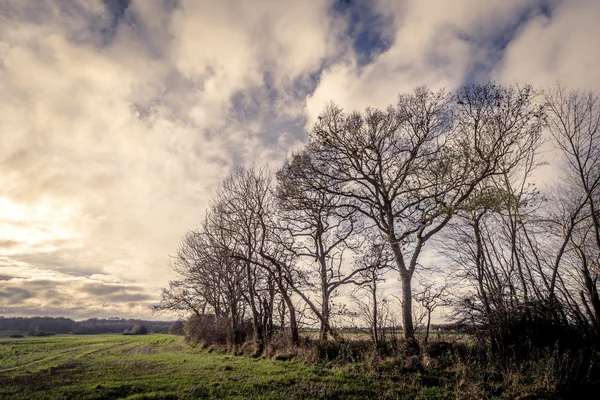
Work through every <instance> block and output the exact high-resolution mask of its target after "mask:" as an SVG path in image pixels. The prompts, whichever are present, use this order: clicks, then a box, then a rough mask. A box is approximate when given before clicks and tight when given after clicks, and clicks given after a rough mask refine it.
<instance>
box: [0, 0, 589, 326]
mask: <svg viewBox="0 0 600 400" xmlns="http://www.w3.org/2000/svg"><path fill="white" fill-rule="evenodd" d="M450 3H452V4H451V5H450ZM598 15H600V3H598V2H597V1H594V0H587V1H585V0H569V1H567V0H564V1H558V0H556V1H555V0H546V1H542V0H539V1H538V0H532V1H526V2H524V1H521V0H512V1H503V0H498V1H491V2H482V1H475V0H459V1H454V2H439V1H420V0H406V1H386V0H381V1H367V0H363V1H361V0H346V1H341V0H335V1H334V0H330V1H325V0H323V1H311V2H308V1H273V2H270V1H257V2H254V1H252V2H250V1H208V0H207V1H204V0H200V1H195V0H190V1H185V0H181V1H176V0H149V1H145V0H144V1H143V0H137V1H136V0H133V1H131V2H129V1H119V0H112V1H109V0H106V1H99V0H98V1H83V0H81V1H77V0H40V1H33V0H25V1H23V0H8V1H3V2H2V3H0V315H17V314H27V315H64V316H73V317H78V318H79V317H81V318H83V317H87V316H123V317H149V316H150V315H151V312H150V309H149V306H150V304H153V303H155V302H157V301H158V298H159V289H160V287H161V286H164V285H166V284H167V281H168V278H169V276H170V275H169V269H168V265H169V254H173V253H174V251H175V249H176V246H177V243H178V241H179V240H180V237H181V236H182V235H183V233H184V232H185V231H186V230H187V229H190V228H195V227H197V226H198V225H199V224H200V222H201V220H202V218H203V216H204V215H205V210H206V207H207V205H208V202H209V200H210V197H211V195H212V191H213V189H214V187H215V185H216V184H217V183H218V181H219V180H220V179H221V178H222V177H224V176H225V175H227V173H228V172H229V171H230V169H231V168H232V167H233V166H236V165H241V164H248V163H255V164H259V165H265V164H269V165H271V166H273V167H277V166H278V165H280V163H281V161H282V160H283V159H284V158H285V157H286V155H288V154H289V153H290V152H291V151H292V150H294V149H297V148H299V147H301V146H302V144H303V142H304V141H305V130H306V129H307V127H309V126H310V124H311V123H312V121H314V119H315V118H316V116H317V115H318V114H319V112H320V111H321V109H322V107H323V105H324V103H326V102H328V101H331V100H333V101H335V102H336V103H338V104H340V105H341V106H342V107H345V108H347V109H354V108H358V109H362V108H364V107H366V106H378V107H381V106H386V105H388V104H391V103H394V102H395V100H396V96H397V95H398V93H401V92H407V91H410V90H412V89H413V88H414V87H416V86H418V85H422V84H427V85H430V86H431V87H432V88H434V89H438V88H440V87H447V88H448V89H452V88H454V87H456V86H458V85H460V84H462V83H464V82H473V81H487V80H489V79H495V80H498V81H500V82H502V83H514V82H520V83H525V82H530V83H533V84H536V85H542V86H543V85H552V84H554V83H555V82H556V81H557V80H560V81H562V82H563V83H564V84H566V85H568V86H570V87H573V88H582V89H600V72H599V71H600V70H599V69H598V68H597V65H598V63H599V62H600V52H599V51H598V50H597V49H596V46H595V42H594V40H595V39H596V38H597V37H599V36H600V28H599V26H598V24H597V21H596V19H597V16H598Z"/></svg>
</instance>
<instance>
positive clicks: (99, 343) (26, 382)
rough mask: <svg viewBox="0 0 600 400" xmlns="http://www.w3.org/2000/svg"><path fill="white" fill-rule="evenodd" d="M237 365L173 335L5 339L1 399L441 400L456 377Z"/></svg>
mask: <svg viewBox="0 0 600 400" xmlns="http://www.w3.org/2000/svg"><path fill="white" fill-rule="evenodd" d="M370 370H372V369H371V368H366V367H365V366H363V365H362V364H359V363H351V364H349V365H339V366H336V365H331V364H327V363H326V364H317V365H308V364H306V363H302V362H300V361H282V360H274V359H271V358H251V357H245V356H238V357H234V356H231V355H228V354H221V353H218V352H209V351H207V350H203V349H199V348H193V347H190V346H188V345H187V344H185V343H184V342H183V340H182V338H181V337H178V336H171V335H143V336H122V335H87V336H84V335H81V336H53V337H40V338H22V339H6V338H1V339H0V398H1V399H131V400H133V399H196V398H198V399H202V398H223V399H225V398H239V399H246V398H257V399H258V398H261V399H280V398H287V399H296V398H305V399H318V398H321V399H335V398H338V399H352V398H354V399H363V398H399V399H403V398H406V399H413V398H422V399H435V398H454V396H453V393H452V391H451V387H452V386H454V385H453V383H454V380H453V379H452V378H451V377H448V379H443V377H440V376H428V375H427V374H426V373H422V372H410V373H401V372H399V373H398V374H393V375H389V376H386V378H385V379H382V378H381V376H380V375H378V374H374V373H372V372H369V371H370Z"/></svg>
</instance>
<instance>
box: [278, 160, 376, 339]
mask: <svg viewBox="0 0 600 400" xmlns="http://www.w3.org/2000/svg"><path fill="white" fill-rule="evenodd" d="M303 162H304V160H303V158H302V155H300V154H297V155H295V156H293V157H292V158H291V159H288V160H287V161H286V162H285V164H284V165H283V167H282V168H281V169H280V170H279V171H278V172H277V182H278V185H277V191H276V196H277V200H278V208H279V211H280V215H279V226H280V229H282V230H284V231H285V232H286V233H289V234H290V235H291V236H292V237H293V239H294V240H293V241H292V242H291V244H292V248H291V249H290V250H291V251H293V252H294V253H295V254H296V255H297V256H298V257H300V259H301V260H303V261H304V263H306V264H308V268H307V270H306V271H304V273H303V274H301V276H302V278H303V279H304V280H305V281H306V282H305V285H303V286H304V287H307V288H309V289H310V288H315V289H317V290H318V292H319V295H320V298H319V301H318V302H317V303H315V302H313V301H312V300H310V299H309V297H308V296H307V295H306V293H305V292H304V291H297V292H298V294H299V295H300V296H301V297H302V298H304V299H305V301H306V302H307V304H308V305H309V307H310V308H311V309H312V310H313V312H314V313H315V314H316V315H317V318H318V319H319V321H320V324H321V329H320V338H321V340H325V339H327V334H328V332H330V333H333V334H334V336H335V332H333V329H332V326H331V300H332V296H333V295H334V294H335V293H336V292H337V291H338V290H340V289H341V288H342V287H343V286H345V285H348V284H359V282H358V281H356V279H355V278H356V277H357V276H358V274H359V273H360V272H361V271H363V270H364V267H360V266H357V267H356V268H350V267H349V266H348V265H345V264H348V261H347V260H345V258H344V254H345V252H346V251H348V250H352V247H353V244H354V245H356V243H350V241H351V239H352V237H353V236H356V235H357V234H358V233H360V230H361V229H360V221H357V218H356V213H355V211H354V209H352V208H348V207H343V206H341V205H340V203H341V198H340V197H339V196H336V195H332V194H331V193H328V192H324V191H316V190H314V189H313V188H312V187H311V186H312V185H311V183H310V182H311V181H312V180H314V179H319V177H313V176H307V175H306V174H305V172H306V169H305V168H303V166H302V163H303ZM354 242H356V240H354ZM344 261H346V262H345V263H344ZM294 287H295V288H299V285H298V284H296V285H294ZM317 304H318V306H319V308H318V307H317Z"/></svg>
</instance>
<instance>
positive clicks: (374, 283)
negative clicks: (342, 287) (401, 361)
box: [354, 242, 393, 348]
mask: <svg viewBox="0 0 600 400" xmlns="http://www.w3.org/2000/svg"><path fill="white" fill-rule="evenodd" d="M356 264H357V265H358V267H357V269H356V270H357V271H360V272H359V274H360V278H362V282H360V283H358V286H357V288H356V290H355V292H365V293H366V294H367V301H366V302H364V301H362V300H361V299H360V298H359V297H358V296H357V294H355V295H354V301H355V302H356V305H357V307H358V308H359V310H360V311H361V314H362V316H363V317H364V318H365V319H366V320H367V322H368V323H369V325H370V327H371V338H372V339H373V342H374V343H375V346H376V347H377V348H379V345H380V343H381V340H382V336H383V335H382V334H381V328H382V327H383V323H384V318H383V317H384V316H383V315H381V314H382V312H381V303H382V302H384V301H385V298H384V297H383V296H382V291H381V289H380V283H381V282H383V281H384V280H385V275H386V273H387V272H389V271H390V270H391V268H392V265H393V256H392V255H391V254H390V252H389V251H387V249H386V247H384V244H383V243H377V242H373V243H371V244H370V245H367V246H366V249H365V250H364V251H363V253H362V255H361V257H359V258H358V259H357V260H356Z"/></svg>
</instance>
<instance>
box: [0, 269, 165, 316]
mask: <svg viewBox="0 0 600 400" xmlns="http://www.w3.org/2000/svg"><path fill="white" fill-rule="evenodd" d="M0 272H1V273H2V275H1V279H0V314H3V315H50V316H51V315H68V316H70V317H73V318H88V317H90V316H97V317H111V316H122V317H127V316H130V315H136V316H143V317H144V318H151V317H152V313H151V310H150V306H151V305H153V304H156V303H157V302H158V301H159V295H158V293H157V291H156V290H155V289H153V288H152V287H151V286H149V285H143V284H134V283H131V282H125V281H118V282H117V281H115V280H114V279H112V281H111V282H106V281H105V280H102V277H98V276H93V275H92V276H89V277H88V276H73V275H70V274H65V273H62V272H58V271H53V270H48V269H38V268H35V267H33V266H31V265H29V264H26V263H23V262H10V261H8V260H7V259H0Z"/></svg>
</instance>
